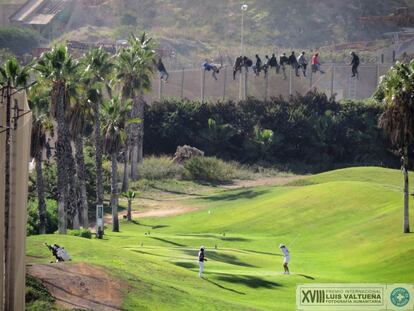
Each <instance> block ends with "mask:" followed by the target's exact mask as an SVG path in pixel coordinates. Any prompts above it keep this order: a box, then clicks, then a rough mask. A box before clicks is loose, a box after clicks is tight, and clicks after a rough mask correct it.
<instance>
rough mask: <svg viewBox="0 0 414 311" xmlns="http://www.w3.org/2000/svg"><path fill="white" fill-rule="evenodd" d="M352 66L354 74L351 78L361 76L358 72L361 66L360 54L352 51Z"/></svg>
mask: <svg viewBox="0 0 414 311" xmlns="http://www.w3.org/2000/svg"><path fill="white" fill-rule="evenodd" d="M351 57H352V60H351V64H350V65H351V66H352V76H351V78H357V79H358V77H359V74H358V67H359V56H358V55H357V54H356V53H355V52H351Z"/></svg>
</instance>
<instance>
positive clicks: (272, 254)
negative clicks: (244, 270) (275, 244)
mask: <svg viewBox="0 0 414 311" xmlns="http://www.w3.org/2000/svg"><path fill="white" fill-rule="evenodd" d="M243 251H245V252H249V253H255V254H262V255H270V256H279V257H282V256H283V255H282V254H276V253H270V252H261V251H254V250H251V249H243Z"/></svg>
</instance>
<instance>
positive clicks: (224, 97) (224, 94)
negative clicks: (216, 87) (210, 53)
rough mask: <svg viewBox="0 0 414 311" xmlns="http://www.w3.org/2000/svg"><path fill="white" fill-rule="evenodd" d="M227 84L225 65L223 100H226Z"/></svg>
mask: <svg viewBox="0 0 414 311" xmlns="http://www.w3.org/2000/svg"><path fill="white" fill-rule="evenodd" d="M226 84H227V66H226V67H224V81H223V101H225V100H226Z"/></svg>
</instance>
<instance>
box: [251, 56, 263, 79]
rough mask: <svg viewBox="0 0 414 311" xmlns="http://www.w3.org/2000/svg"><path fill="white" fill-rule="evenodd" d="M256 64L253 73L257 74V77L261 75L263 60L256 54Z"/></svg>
mask: <svg viewBox="0 0 414 311" xmlns="http://www.w3.org/2000/svg"><path fill="white" fill-rule="evenodd" d="M255 57H256V64H254V66H253V71H254V73H255V74H256V76H259V75H260V71H261V70H262V64H263V63H262V59H261V58H260V57H259V55H257V54H256V56H255Z"/></svg>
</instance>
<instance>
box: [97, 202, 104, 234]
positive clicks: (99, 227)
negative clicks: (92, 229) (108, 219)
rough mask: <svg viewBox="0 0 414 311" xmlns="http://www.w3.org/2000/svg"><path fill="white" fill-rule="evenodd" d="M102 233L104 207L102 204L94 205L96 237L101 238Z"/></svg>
mask: <svg viewBox="0 0 414 311" xmlns="http://www.w3.org/2000/svg"><path fill="white" fill-rule="evenodd" d="M103 235H104V209H103V205H102V204H98V205H96V237H97V238H98V239H102V238H103Z"/></svg>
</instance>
